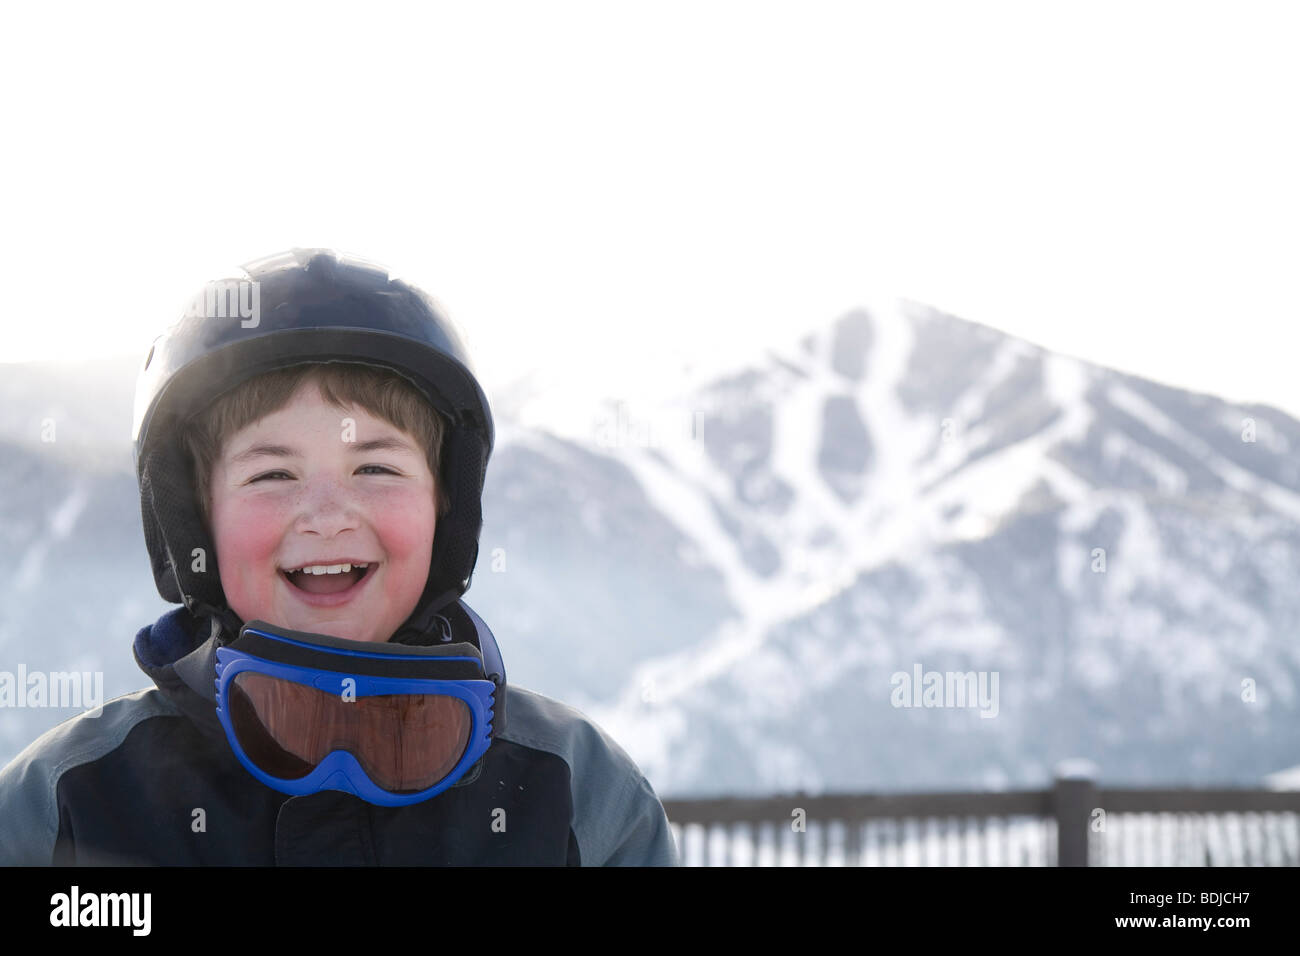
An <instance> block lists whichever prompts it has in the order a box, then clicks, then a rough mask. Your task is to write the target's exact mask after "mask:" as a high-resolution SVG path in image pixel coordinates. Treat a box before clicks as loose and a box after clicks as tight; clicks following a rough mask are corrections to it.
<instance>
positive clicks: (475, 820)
mask: <svg viewBox="0 0 1300 956" xmlns="http://www.w3.org/2000/svg"><path fill="white" fill-rule="evenodd" d="M207 623H208V622H204V623H199V622H196V621H195V619H194V618H193V617H192V616H191V615H190V613H189V612H188V611H187V610H185V609H184V608H177V609H175V610H173V611H169V612H168V613H166V614H164V615H163V616H162V617H161V618H159V620H158V621H157V623H155V624H153V625H152V626H150V627H145V628H144V629H142V630H141V631H140V633H139V634H138V635H137V636H136V640H135V655H136V660H137V661H138V662H139V664H140V666H141V668H142V669H143V670H144V671H145V673H146V674H148V675H149V677H150V678H152V679H153V681H154V684H155V685H156V686H155V687H153V688H150V689H148V690H142V691H139V692H137V693H134V694H129V695H127V696H125V697H119V698H117V699H115V700H112V701H110V702H108V703H106V704H105V705H104V708H103V713H102V714H101V715H100V716H98V717H91V716H89V715H85V714H83V715H81V716H79V717H75V718H73V719H71V720H68V721H65V722H64V723H62V724H60V725H59V726H57V727H55V728H54V729H52V730H50V731H49V732H47V733H46V734H44V735H43V736H41V737H40V738H39V739H38V740H36V742H35V743H33V744H32V745H31V746H30V747H28V748H27V749H26V750H24V751H23V752H22V753H21V754H19V755H18V757H16V758H15V759H14V760H13V762H12V763H10V764H9V765H8V766H7V767H5V768H4V770H3V771H0V865H14V864H21V865H46V864H84V865H96V864H136V863H145V864H175V865H204V864H217V865H265V866H270V865H279V866H286V865H288V866H293V865H311V866H328V865H399V866H400V865H421V866H458V865H557V866H563V865H569V866H577V865H581V866H601V865H607V866H608V865H632V866H638V865H640V866H675V865H677V863H678V857H677V849H676V846H675V844H674V842H673V836H672V832H671V830H670V829H669V826H668V820H667V818H666V816H665V814H664V810H663V807H662V805H661V804H660V803H659V800H658V798H657V797H656V796H655V793H654V791H653V790H652V789H651V787H650V784H649V783H648V782H647V781H646V779H645V777H644V776H643V775H642V774H641V772H640V770H638V769H637V766H636V764H635V763H633V761H632V760H631V758H629V757H628V756H627V754H626V753H624V752H623V750H622V749H620V748H619V746H618V745H617V744H616V743H614V741H613V740H611V739H610V738H609V737H608V736H606V735H605V733H604V732H603V731H602V730H601V729H600V728H599V727H597V726H596V725H595V724H594V723H592V722H591V721H589V720H588V719H587V718H585V717H584V716H583V715H582V714H580V713H578V712H577V711H576V710H573V709H572V708H570V707H567V706H565V705H564V704H561V703H559V702H557V701H554V700H551V699H549V698H547V697H543V696H542V695H540V694H536V693H533V692H531V691H528V690H524V689H523V688H520V687H516V686H513V685H511V686H509V688H508V690H507V697H506V700H507V705H508V716H507V726H506V727H505V729H504V730H503V731H502V732H501V734H500V735H499V736H498V737H497V738H496V739H494V740H493V742H492V745H491V747H490V748H489V749H488V752H487V754H486V755H484V757H483V758H482V759H481V760H480V761H479V762H478V764H477V765H476V766H475V767H474V768H473V769H472V770H471V771H469V772H468V773H467V774H466V776H465V777H464V778H463V779H462V780H460V781H458V782H457V784H456V785H455V786H453V787H450V788H448V789H447V790H445V791H443V792H442V793H440V794H438V795H437V796H435V797H432V798H431V799H429V800H426V801H423V802H422V803H417V804H413V805H411V806H406V807H393V808H390V807H380V806H375V805H372V804H369V803H366V802H365V801H363V800H361V799H359V798H357V797H354V796H352V795H351V794H347V793H342V792H339V791H332V790H328V791H323V792H321V793H317V794H312V795H310V796H300V797H292V796H288V795H287V794H283V793H280V792H279V791H277V790H273V789H271V788H269V787H267V786H265V785H263V784H262V783H260V782H259V781H258V780H256V779H255V778H254V777H253V776H252V775H251V774H250V773H249V772H248V771H247V770H245V769H244V767H243V765H241V764H240V763H239V762H238V760H237V759H236V758H235V755H234V754H233V752H232V751H231V749H230V744H229V742H228V741H227V740H226V737H225V734H224V732H223V731H222V729H221V725H220V723H219V722H218V720H217V716H216V703H215V689H214V663H215V653H216V646H217V638H216V637H215V636H213V635H212V634H210V633H208V629H207Z"/></svg>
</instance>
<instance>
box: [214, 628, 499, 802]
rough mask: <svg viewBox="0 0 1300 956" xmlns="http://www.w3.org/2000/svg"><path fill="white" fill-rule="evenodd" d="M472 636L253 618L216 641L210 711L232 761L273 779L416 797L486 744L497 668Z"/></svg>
mask: <svg viewBox="0 0 1300 956" xmlns="http://www.w3.org/2000/svg"><path fill="white" fill-rule="evenodd" d="M462 606H463V605H462ZM471 616H472V618H473V620H474V622H475V624H476V625H478V624H479V619H478V616H477V615H473V614H472V612H471ZM479 643H480V645H483V650H482V651H480V649H479V648H478V647H475V646H474V645H473V644H471V643H468V642H460V643H448V644H442V645H436V646H430V647H423V646H408V645H402V644H375V643H368V642H359V641H348V640H343V639H341V638H336V637H332V636H329V635H325V634H309V633H306V632H302V631H291V630H285V629H283V628H277V627H274V626H272V625H270V624H267V623H266V622H265V621H250V622H248V623H247V624H245V625H244V626H243V627H242V628H241V629H240V633H239V637H238V638H237V639H236V640H234V641H232V642H231V643H230V644H229V645H228V646H226V647H220V648H218V649H217V665H216V673H217V680H216V684H217V716H218V718H219V719H220V721H221V725H222V727H223V728H224V729H225V731H226V737H227V739H228V740H229V741H230V746H231V748H232V749H233V750H234V753H235V756H236V757H237V758H238V759H239V762H240V763H242V764H243V765H244V767H245V768H247V770H248V771H249V772H250V773H251V774H252V775H253V776H254V777H256V778H257V779H258V780H260V781H261V782H262V783H264V784H266V785H267V786H269V787H272V788H274V789H276V790H279V791H281V792H283V793H288V794H292V795H295V796H301V795H304V794H311V793H317V792H319V791H321V790H342V791H344V792H347V793H351V794H353V795H355V796H357V797H360V798H361V799H363V800H366V801H368V802H370V803H374V804H378V805H380V806H390V807H397V806H405V805H407V804H412V803H418V802H420V801H422V800H427V799H429V798H430V797H434V796H437V795H438V794H439V793H441V792H442V791H444V790H446V789H447V788H448V787H451V786H453V785H454V784H455V783H456V781H458V780H459V779H460V778H461V777H462V776H463V775H464V774H465V772H466V771H467V770H469V769H470V768H471V767H472V766H473V765H474V764H475V762H477V761H478V759H479V758H480V757H482V756H483V754H485V753H486V752H487V749H488V747H489V745H490V744H491V740H492V735H493V726H492V721H493V713H494V706H495V704H496V701H497V694H498V691H504V689H505V687H504V685H505V669H504V667H502V666H501V655H500V652H499V651H498V650H497V647H496V642H495V640H493V638H492V633H491V631H489V630H488V629H487V628H486V626H482V627H479ZM502 703H504V701H502Z"/></svg>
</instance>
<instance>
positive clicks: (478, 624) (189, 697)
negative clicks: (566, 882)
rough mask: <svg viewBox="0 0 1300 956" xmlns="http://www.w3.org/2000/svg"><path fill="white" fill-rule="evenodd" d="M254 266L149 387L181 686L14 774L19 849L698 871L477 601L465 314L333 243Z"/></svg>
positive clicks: (37, 754)
mask: <svg viewBox="0 0 1300 956" xmlns="http://www.w3.org/2000/svg"><path fill="white" fill-rule="evenodd" d="M246 271H247V273H248V276H249V279H248V280H247V281H242V280H241V282H239V283H235V282H233V281H232V282H226V283H214V284H211V285H209V287H208V288H207V290H205V295H204V297H203V299H202V300H201V302H200V300H198V299H196V307H195V308H192V309H191V312H190V314H187V316H186V317H185V318H183V319H182V320H181V321H180V322H179V323H177V324H176V325H175V326H174V327H173V328H172V329H170V330H169V331H168V332H167V333H165V334H164V335H163V336H161V337H159V339H158V340H157V341H156V342H155V343H154V346H153V348H152V349H150V352H149V356H148V358H147V359H146V360H145V366H144V369H143V371H142V372H141V377H140V381H139V383H138V385H137V394H136V408H135V453H136V471H137V477H138V478H139V483H140V493H141V511H142V517H143V520H144V527H145V539H146V543H147V545H148V549H149V554H150V558H151V560H152V565H153V571H154V579H155V583H156V584H157V586H158V590H159V593H161V594H162V596H163V597H164V598H165V599H167V600H169V601H172V602H175V603H183V604H184V607H182V608H178V609H175V610H173V611H170V612H168V613H167V614H165V615H163V617H162V618H160V619H159V620H158V622H157V623H155V624H154V625H152V626H151V627H146V628H144V629H143V630H141V631H140V633H139V634H138V635H137V637H136V640H135V656H136V660H137V662H138V663H139V665H140V667H141V668H142V669H143V670H144V671H145V673H146V674H148V675H149V676H150V678H152V679H153V681H154V683H155V684H156V687H155V688H152V689H149V690H144V691H140V692H138V693H135V694H131V695H128V696H126V697H122V698H118V699H117V700H115V701H111V702H109V703H108V704H106V705H105V706H104V708H103V713H102V715H100V716H98V717H88V716H82V717H78V718H74V719H73V720H70V721H66V722H65V723H63V724H61V725H59V726H58V727H56V728H54V729H53V730H51V731H50V732H48V733H47V734H45V735H44V736H42V737H41V738H40V739H39V740H37V741H36V742H35V743H34V744H32V745H31V746H30V747H28V748H27V750H25V751H24V752H23V753H22V754H20V755H19V756H18V757H17V758H16V759H15V760H14V761H13V763H11V764H10V765H9V766H8V767H6V768H5V769H4V771H3V772H0V864H49V863H76V864H96V863H155V864H184V865H194V864H233V865H250V864H251V865H273V864H274V865H296V864H304V865H339V864H342V865H348V864H371V865H374V864H379V865H384V864H395V865H402V864H414V865H483V864H543V865H565V864H567V865H619V864H621V865H676V864H677V862H678V861H677V851H676V847H675V846H674V843H673V838H672V834H671V831H670V830H669V827H668V822H667V819H666V817H665V815H664V812H663V808H662V806H661V805H660V804H659V801H658V799H657V798H656V797H655V795H654V792H653V790H652V789H651V788H650V785H649V784H648V783H647V782H646V780H645V778H644V777H643V776H642V775H641V773H640V771H639V770H638V769H637V768H636V766H635V764H633V762H632V761H631V760H630V759H629V758H628V757H627V755H626V754H625V753H623V751H622V750H621V749H619V748H618V746H617V745H616V744H614V743H613V741H611V740H610V739H609V738H608V737H606V736H605V735H604V733H603V732H602V731H601V730H600V729H599V728H598V727H596V726H595V725H594V724H592V723H591V722H589V721H588V720H586V719H585V718H584V717H582V715H580V714H578V713H577V712H576V711H573V710H572V709H570V708H567V707H565V706H564V705H562V704H560V703H558V702H556V701H552V700H549V699H547V698H545V697H542V696H540V695H538V694H534V693H532V692H530V691H526V690H523V689H522V688H519V687H508V686H507V684H506V680H505V669H504V667H503V666H502V662H501V658H500V653H499V651H498V650H497V648H496V642H495V639H494V638H493V636H492V633H491V631H490V630H489V629H488V627H487V626H486V624H484V622H483V621H482V619H481V618H479V617H478V615H477V614H475V613H474V611H473V610H471V609H470V608H469V606H468V605H467V604H465V603H464V602H463V601H462V600H460V597H461V595H462V594H464V592H465V590H466V589H467V588H468V587H469V582H470V578H471V576H472V572H473V569H474V564H475V561H476V558H477V554H478V536H479V531H480V528H481V524H482V516H481V510H480V499H481V495H482V489H483V479H484V475H485V472H486V467H487V461H488V457H489V456H490V454H491V450H492V444H493V424H492V417H491V412H490V410H489V408H488V403H487V400H486V397H485V396H484V394H483V392H482V389H481V388H480V387H479V384H478V382H477V381H476V380H475V378H474V375H473V373H472V371H471V368H470V363H469V359H468V356H467V355H466V353H465V350H464V347H463V345H462V344H461V342H460V340H459V338H458V336H457V335H456V333H455V330H454V328H453V327H452V326H451V325H450V324H449V323H448V322H447V321H446V319H444V318H443V316H442V315H441V313H440V312H439V310H438V307H437V306H436V304H435V303H434V302H433V301H432V300H431V299H429V297H428V296H427V295H425V294H424V293H422V292H420V291H419V290H417V289H414V288H412V287H410V286H408V285H406V284H405V283H403V282H400V281H397V280H393V281H390V280H389V279H388V276H387V274H386V272H384V271H383V270H380V269H376V268H375V267H373V266H370V265H368V264H365V263H363V262H361V261H360V260H352V259H347V258H344V257H341V256H338V255H337V254H335V253H333V252H329V251H325V250H294V251H293V252H291V253H285V254H283V255H280V256H276V257H272V258H270V259H265V260H261V261H259V262H257V263H252V264H250V265H249V266H248V267H247V269H246ZM214 305H215V306H216V308H214ZM227 305H229V306H230V308H226V306H227ZM507 703H508V706H507Z"/></svg>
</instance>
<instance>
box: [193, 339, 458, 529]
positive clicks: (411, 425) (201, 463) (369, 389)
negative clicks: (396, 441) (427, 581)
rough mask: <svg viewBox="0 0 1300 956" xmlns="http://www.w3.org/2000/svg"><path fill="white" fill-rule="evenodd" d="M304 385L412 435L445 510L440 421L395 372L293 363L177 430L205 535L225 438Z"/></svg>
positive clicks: (280, 404)
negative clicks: (191, 470)
mask: <svg viewBox="0 0 1300 956" xmlns="http://www.w3.org/2000/svg"><path fill="white" fill-rule="evenodd" d="M306 384H315V385H316V386H318V387H319V388H320V392H321V397H323V398H324V399H325V401H326V402H329V403H330V404H331V405H333V406H334V407H336V408H339V409H343V408H346V407H347V406H349V405H354V404H355V405H359V406H360V407H362V408H364V409H365V410H366V411H368V412H369V413H370V414H372V415H374V416H375V417H376V418H382V419H383V420H384V421H386V422H388V424H390V425H392V426H394V427H395V428H399V429H401V430H402V431H404V432H406V433H407V434H409V435H412V436H413V437H415V438H416V439H417V440H418V441H419V443H420V446H421V448H423V450H424V454H425V458H426V460H427V461H428V463H429V470H430V471H431V472H432V473H433V482H434V499H435V505H436V510H437V515H438V517H439V518H442V517H444V516H445V515H446V514H447V512H449V511H450V510H451V500H450V498H448V496H447V493H446V491H445V490H444V488H443V482H442V477H441V475H440V473H439V471H438V466H439V462H440V460H441V458H442V438H443V434H444V431H445V429H446V419H444V418H443V416H442V415H441V414H439V413H438V412H437V411H436V410H435V409H434V407H433V406H432V405H430V404H429V401H428V399H426V398H425V397H424V395H423V394H422V393H421V392H420V391H419V390H418V389H417V388H416V387H415V386H414V385H412V384H411V383H410V382H409V381H407V380H406V379H405V378H403V377H402V376H400V375H398V374H397V373H396V372H391V371H389V370H387V369H382V368H377V367H376V366H373V365H361V364H358V363H354V362H348V363H343V362H328V363H311V364H306V365H294V366H291V367H289V368H284V369H277V370H276V371H274V372H267V373H266V374H264V375H259V376H257V377H256V378H252V379H249V380H248V381H247V382H244V383H243V384H242V385H239V386H237V387H236V388H233V389H231V390H230V391H229V392H226V393H225V394H224V395H221V396H220V397H218V398H217V400H216V401H215V402H213V403H212V405H211V406H209V407H208V408H207V409H205V410H203V411H202V412H199V413H198V414H196V415H194V416H192V417H191V418H190V419H189V421H188V422H187V425H186V427H185V428H183V429H182V430H181V441H182V443H183V444H184V446H185V450H186V451H187V452H188V453H189V456H190V462H191V464H192V465H193V467H194V476H195V495H196V496H197V499H198V506H199V514H200V515H201V516H202V518H203V526H204V527H205V528H207V529H208V530H209V531H211V527H212V523H211V518H212V499H211V491H212V489H211V481H212V470H213V468H214V467H215V465H216V463H217V459H218V457H219V456H220V455H221V451H222V448H223V447H224V446H225V442H226V440H227V439H228V438H230V436H232V435H234V434H235V433H236V432H238V431H239V430H240V429H241V428H245V427H247V426H248V425H251V424H252V423H254V422H256V421H258V420H260V419H262V418H265V417H266V416H267V415H270V414H271V413H273V412H277V411H279V410H280V409H282V408H284V407H285V406H286V405H288V404H289V401H290V399H292V398H293V396H294V394H295V393H297V391H298V389H299V388H301V387H302V386H303V385H306Z"/></svg>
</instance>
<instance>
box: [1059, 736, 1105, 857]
mask: <svg viewBox="0 0 1300 956" xmlns="http://www.w3.org/2000/svg"><path fill="white" fill-rule="evenodd" d="M1096 778H1097V766H1096V764H1094V763H1092V762H1091V761H1088V760H1064V761H1062V762H1061V763H1059V764H1058V765H1057V767H1056V787H1055V791H1054V794H1053V796H1054V798H1055V799H1054V800H1053V803H1054V804H1055V807H1056V865H1057V866H1087V865H1088V822H1089V817H1090V815H1091V814H1092V810H1093V808H1094V807H1095V806H1097V779H1096Z"/></svg>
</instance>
